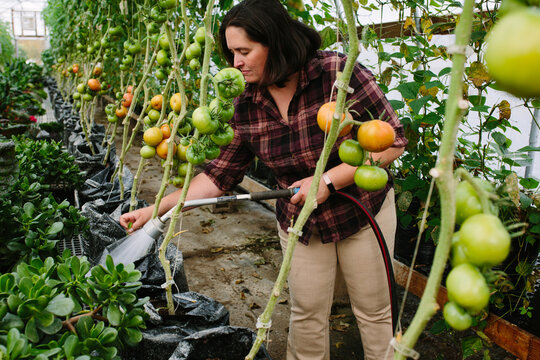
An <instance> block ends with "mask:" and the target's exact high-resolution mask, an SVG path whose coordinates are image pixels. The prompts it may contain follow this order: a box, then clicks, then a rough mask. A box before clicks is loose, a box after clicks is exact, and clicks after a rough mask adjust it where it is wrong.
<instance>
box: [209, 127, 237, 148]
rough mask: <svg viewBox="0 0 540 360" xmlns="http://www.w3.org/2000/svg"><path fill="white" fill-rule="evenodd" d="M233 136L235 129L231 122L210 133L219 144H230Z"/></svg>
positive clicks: (212, 138)
mask: <svg viewBox="0 0 540 360" xmlns="http://www.w3.org/2000/svg"><path fill="white" fill-rule="evenodd" d="M233 138H234V130H233V128H232V127H231V126H230V125H229V124H224V126H222V127H221V128H219V129H217V130H216V132H214V133H213V134H212V135H210V139H211V140H212V141H213V142H214V143H215V144H216V145H219V146H226V145H229V144H230V143H231V142H232V141H233Z"/></svg>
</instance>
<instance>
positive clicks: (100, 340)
mask: <svg viewBox="0 0 540 360" xmlns="http://www.w3.org/2000/svg"><path fill="white" fill-rule="evenodd" d="M140 276H141V273H140V272H139V271H137V270H135V268H134V266H133V265H127V266H125V267H124V266H123V265H116V266H115V265H114V264H113V263H112V259H111V258H110V257H109V258H108V259H107V263H106V265H105V266H104V267H103V266H101V265H98V266H95V267H93V268H91V267H90V263H89V262H88V261H87V260H86V257H80V258H79V257H77V256H71V255H70V253H69V250H66V251H65V252H64V253H63V254H62V256H59V257H56V258H53V257H48V258H46V259H45V260H41V259H38V258H34V259H32V260H30V261H29V262H23V263H20V264H19V265H18V266H17V268H16V269H15V271H14V272H11V273H6V274H3V275H1V276H0V357H1V358H8V359H30V358H32V359H78V360H82V359H88V360H90V359H119V355H118V354H119V351H121V349H122V348H123V347H124V346H134V345H136V344H137V343H138V342H139V341H140V340H141V339H142V333H141V329H144V328H145V318H146V316H147V315H146V313H145V312H144V310H143V305H144V303H145V302H146V301H147V300H148V299H147V298H144V299H139V298H138V297H137V295H136V291H137V289H139V288H140V286H141V283H140V282H139V281H138V280H139V279H140Z"/></svg>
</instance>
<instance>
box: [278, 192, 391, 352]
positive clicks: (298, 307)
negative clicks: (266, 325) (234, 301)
mask: <svg viewBox="0 0 540 360" xmlns="http://www.w3.org/2000/svg"><path fill="white" fill-rule="evenodd" d="M343 201H348V200H346V199H344V200H343ZM375 219H376V221H377V223H378V224H379V226H380V228H381V230H382V232H383V234H384V237H385V240H386V242H387V246H388V251H389V252H390V254H393V253H394V236H395V230H396V211H395V207H394V191H393V190H390V192H389V193H388V196H387V197H386V200H385V201H384V204H383V206H382V208H381V210H380V211H379V213H378V214H377V215H376V216H375ZM278 228H279V226H278ZM279 236H280V239H281V246H282V249H283V252H285V249H286V248H287V240H288V235H287V233H285V232H284V231H283V230H281V229H279ZM338 266H339V267H340V269H341V271H342V273H343V277H344V279H345V284H346V286H347V291H348V293H349V298H350V300H351V307H352V311H353V313H354V315H355V317H356V320H357V323H358V327H359V329H360V335H361V337H362V344H363V348H364V356H365V357H364V358H365V359H369V360H382V359H385V354H386V355H387V356H388V357H387V358H388V359H392V358H393V351H388V354H387V348H388V346H389V342H390V340H391V339H392V316H391V309H390V298H389V292H388V282H387V277H386V270H385V267H384V262H383V259H382V254H381V251H380V249H379V245H378V243H377V239H376V238H375V235H374V233H373V231H372V230H371V227H370V226H369V225H367V226H366V227H364V228H362V229H361V230H360V231H359V232H358V233H356V234H355V235H353V236H351V237H349V238H347V239H344V240H342V241H339V242H337V243H330V244H323V243H321V241H320V237H319V234H318V232H317V231H315V233H314V234H313V236H312V237H311V239H310V241H309V246H305V245H304V244H301V243H298V244H297V246H296V247H295V249H294V254H293V258H292V264H291V271H290V273H289V277H288V283H289V290H290V296H291V317H290V326H289V338H288V346H287V360H317V359H320V360H328V359H330V335H329V320H328V318H329V315H330V310H331V307H332V301H333V294H334V283H335V278H336V270H337V267H338Z"/></svg>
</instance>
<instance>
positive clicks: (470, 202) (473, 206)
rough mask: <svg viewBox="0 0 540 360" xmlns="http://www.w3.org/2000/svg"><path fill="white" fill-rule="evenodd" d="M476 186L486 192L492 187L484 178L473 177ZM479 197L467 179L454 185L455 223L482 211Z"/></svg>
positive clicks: (491, 189)
mask: <svg viewBox="0 0 540 360" xmlns="http://www.w3.org/2000/svg"><path fill="white" fill-rule="evenodd" d="M473 181H474V182H475V183H476V184H477V185H478V186H480V187H481V188H483V189H484V190H486V191H488V192H493V187H492V186H491V184H490V183H489V182H487V181H486V180H482V179H479V178H474V180H473ZM482 211H483V209H482V203H481V202H480V197H479V196H478V194H477V193H476V190H474V187H473V186H472V184H471V183H470V182H469V181H461V182H460V183H459V184H458V185H457V187H456V224H458V225H461V224H462V223H463V221H465V219H467V218H469V217H471V216H473V215H476V214H480V213H482Z"/></svg>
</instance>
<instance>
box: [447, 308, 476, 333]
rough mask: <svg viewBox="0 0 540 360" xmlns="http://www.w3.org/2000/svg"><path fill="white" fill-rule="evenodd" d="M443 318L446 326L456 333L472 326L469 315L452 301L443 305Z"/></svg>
mask: <svg viewBox="0 0 540 360" xmlns="http://www.w3.org/2000/svg"><path fill="white" fill-rule="evenodd" d="M443 316H444V320H445V321H446V322H447V323H448V325H450V326H451V327H452V328H454V329H456V330H458V331H463V330H467V329H468V328H470V327H471V325H472V317H471V315H469V313H468V312H467V311H466V310H465V309H463V308H462V307H461V306H459V305H458V304H456V303H454V302H452V301H449V302H447V303H446V304H445V305H444V309H443Z"/></svg>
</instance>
